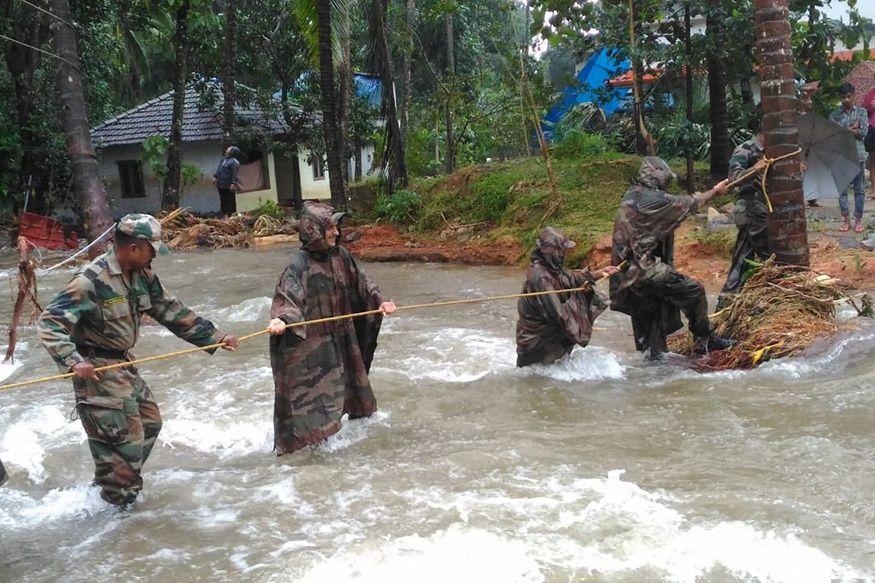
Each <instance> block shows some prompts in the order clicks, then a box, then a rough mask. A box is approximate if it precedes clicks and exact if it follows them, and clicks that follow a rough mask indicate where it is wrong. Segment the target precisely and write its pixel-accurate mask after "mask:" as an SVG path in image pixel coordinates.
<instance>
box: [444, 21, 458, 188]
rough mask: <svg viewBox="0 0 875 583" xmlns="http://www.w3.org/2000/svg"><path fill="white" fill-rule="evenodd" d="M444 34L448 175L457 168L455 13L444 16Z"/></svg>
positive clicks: (446, 160) (445, 165) (445, 163)
mask: <svg viewBox="0 0 875 583" xmlns="http://www.w3.org/2000/svg"><path fill="white" fill-rule="evenodd" d="M444 32H445V33H446V37H447V40H446V44H447V79H446V84H447V86H448V87H449V95H447V100H446V103H445V104H444V125H445V127H446V132H447V151H446V157H445V158H444V169H445V170H446V171H447V174H449V173H450V172H452V171H453V170H455V168H456V142H455V137H454V136H453V94H454V93H455V85H456V56H455V53H456V48H455V42H454V37H455V32H454V30H453V13H452V12H447V13H446V14H445V15H444Z"/></svg>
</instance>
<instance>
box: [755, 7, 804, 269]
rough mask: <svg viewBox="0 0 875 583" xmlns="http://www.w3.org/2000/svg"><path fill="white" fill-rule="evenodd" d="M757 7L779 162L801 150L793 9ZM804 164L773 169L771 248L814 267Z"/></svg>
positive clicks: (790, 161) (762, 71) (769, 148)
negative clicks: (803, 187) (791, 17)
mask: <svg viewBox="0 0 875 583" xmlns="http://www.w3.org/2000/svg"><path fill="white" fill-rule="evenodd" d="M755 6H756V12H755V18H756V32H757V57H758V61H759V76H760V88H761V91H762V108H763V131H764V133H765V156H766V157H767V158H778V157H780V156H784V155H786V154H790V153H792V152H794V151H796V150H797V148H798V146H799V128H798V126H797V118H798V110H797V105H796V99H795V97H796V96H795V83H794V77H793V65H794V61H793V51H792V48H791V44H790V32H791V30H790V21H789V16H790V13H789V6H788V0H756V1H755ZM800 160H801V158H800V156H798V155H797V156H793V157H791V158H787V159H784V160H780V161H778V162H776V163H775V164H773V165H772V167H771V168H770V171H769V181H768V184H767V188H768V194H769V197H770V199H771V204H772V206H773V207H774V210H773V212H772V213H771V214H770V215H769V228H768V229H769V230H768V233H769V245H770V248H771V250H772V252H773V253H774V254H775V258H776V259H777V261H779V262H781V263H787V264H792V265H808V263H809V258H808V234H807V229H806V222H805V197H804V194H803V192H802V179H801V172H800Z"/></svg>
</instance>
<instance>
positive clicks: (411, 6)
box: [400, 0, 416, 152]
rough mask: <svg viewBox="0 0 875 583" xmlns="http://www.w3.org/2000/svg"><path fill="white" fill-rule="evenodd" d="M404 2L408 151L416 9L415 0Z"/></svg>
mask: <svg viewBox="0 0 875 583" xmlns="http://www.w3.org/2000/svg"><path fill="white" fill-rule="evenodd" d="M401 2H402V3H403V4H404V33H405V43H404V53H403V55H402V61H401V76H402V83H403V84H404V94H403V95H402V100H401V114H400V117H401V135H403V136H404V138H405V144H404V150H405V152H406V151H407V144H406V141H407V127H408V125H409V124H410V103H411V101H412V98H413V72H412V67H411V61H412V60H413V17H414V13H415V11H416V4H415V2H414V0H401Z"/></svg>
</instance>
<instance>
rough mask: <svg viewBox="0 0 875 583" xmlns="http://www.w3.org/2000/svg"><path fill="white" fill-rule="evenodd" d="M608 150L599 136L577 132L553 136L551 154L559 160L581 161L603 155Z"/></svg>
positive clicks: (602, 138) (603, 139)
mask: <svg viewBox="0 0 875 583" xmlns="http://www.w3.org/2000/svg"><path fill="white" fill-rule="evenodd" d="M607 149H608V147H607V143H606V142H605V138H604V137H603V136H602V135H600V134H589V133H586V132H581V131H577V130H572V131H569V132H565V133H563V134H561V135H560V136H556V135H555V134H554V140H553V153H554V154H555V155H556V156H557V157H559V158H572V159H577V160H583V159H587V158H592V157H593V156H596V155H598V154H603V153H604V152H606V151H607Z"/></svg>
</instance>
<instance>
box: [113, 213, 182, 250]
mask: <svg viewBox="0 0 875 583" xmlns="http://www.w3.org/2000/svg"><path fill="white" fill-rule="evenodd" d="M115 229H116V231H118V232H119V233H124V234H125V235H128V236H130V237H135V238H137V239H144V240H146V241H148V242H149V243H151V245H152V247H153V248H154V249H155V253H156V254H161V255H166V254H168V253H170V250H169V249H168V248H167V245H165V244H164V242H163V241H161V223H159V222H158V219H156V218H155V217H153V216H152V215H147V214H141V213H131V214H129V215H125V216H123V217H122V218H121V219H119V221H118V223H116V226H115Z"/></svg>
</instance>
